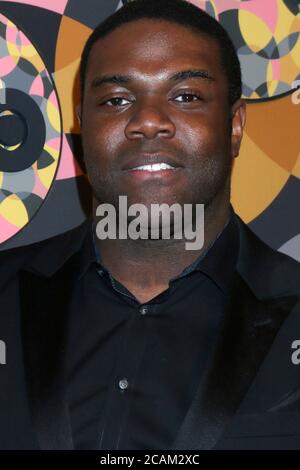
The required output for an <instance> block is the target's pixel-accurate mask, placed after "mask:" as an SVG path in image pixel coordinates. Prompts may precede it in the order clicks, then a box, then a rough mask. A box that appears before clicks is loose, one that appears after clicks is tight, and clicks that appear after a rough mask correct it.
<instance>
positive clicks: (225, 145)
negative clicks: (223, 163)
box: [178, 116, 231, 158]
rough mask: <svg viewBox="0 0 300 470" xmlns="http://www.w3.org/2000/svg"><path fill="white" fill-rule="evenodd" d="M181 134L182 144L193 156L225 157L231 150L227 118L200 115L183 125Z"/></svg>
mask: <svg viewBox="0 0 300 470" xmlns="http://www.w3.org/2000/svg"><path fill="white" fill-rule="evenodd" d="M178 135H179V134H178ZM180 135H181V137H180V139H181V142H182V145H184V146H185V149H186V152H187V153H190V155H191V156H198V157H199V156H202V158H211V157H213V156H215V157H217V156H218V155H221V156H222V155H223V156H224V157H225V155H226V154H227V153H228V151H230V142H231V135H230V133H229V130H228V121H227V120H226V121H225V119H220V118H216V117H214V118H213V119H209V118H208V117H205V118H203V117H201V116H198V119H195V120H193V122H190V123H189V124H188V125H185V126H182V127H181V130H180Z"/></svg>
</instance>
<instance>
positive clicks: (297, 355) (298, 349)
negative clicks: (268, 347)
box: [291, 339, 300, 366]
mask: <svg viewBox="0 0 300 470" xmlns="http://www.w3.org/2000/svg"><path fill="white" fill-rule="evenodd" d="M291 348H292V349H295V351H294V352H293V354H292V356H291V360H292V363H293V364H294V365H295V366H297V365H298V364H300V340H299V339H295V341H293V342H292V345H291Z"/></svg>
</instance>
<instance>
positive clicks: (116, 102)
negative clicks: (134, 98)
mask: <svg viewBox="0 0 300 470" xmlns="http://www.w3.org/2000/svg"><path fill="white" fill-rule="evenodd" d="M124 102H125V103H124ZM128 103H131V101H130V100H127V99H126V98H123V97H122V96H116V97H115V98H111V99H110V100H107V101H105V102H104V103H101V105H105V104H107V105H108V106H112V107H117V106H126V105H127V104H128Z"/></svg>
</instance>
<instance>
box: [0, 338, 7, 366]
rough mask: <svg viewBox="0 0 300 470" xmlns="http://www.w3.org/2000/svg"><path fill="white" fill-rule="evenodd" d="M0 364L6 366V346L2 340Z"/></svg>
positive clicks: (0, 342)
mask: <svg viewBox="0 0 300 470" xmlns="http://www.w3.org/2000/svg"><path fill="white" fill-rule="evenodd" d="M0 364H2V365H3V364H6V344H5V342H4V341H3V340H2V339H0Z"/></svg>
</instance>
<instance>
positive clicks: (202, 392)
mask: <svg viewBox="0 0 300 470" xmlns="http://www.w3.org/2000/svg"><path fill="white" fill-rule="evenodd" d="M297 300H298V297H297V296H285V297H279V298H269V299H264V300H260V299H258V298H257V297H256V296H255V295H254V294H253V292H252V291H251V290H250V288H249V287H248V285H247V284H246V282H245V281H244V280H243V278H242V277H241V276H240V275H239V274H238V273H237V272H236V274H235V278H234V282H233V289H232V294H231V298H230V300H229V303H228V305H227V307H226V309H225V314H224V317H223V321H222V324H221V327H220V330H219V333H218V337H217V340H216V343H215V346H214V351H213V354H212V355H211V359H210V360H209V362H208V364H207V368H206V371H205V372H204V374H203V377H202V380H201V383H200V385H199V387H198V390H197V392H196V394H195V396H194V399H193V402H192V404H191V406H190V408H189V410H188V413H187V415H186V417H185V420H184V421H183V424H182V426H181V428H180V430H179V433H178V435H177V438H176V440H175V442H174V443H173V445H172V449H197V450H205V449H212V448H213V447H215V445H216V444H217V441H218V440H219V438H220V437H221V435H222V434H223V432H224V431H225V428H226V426H227V425H228V424H229V422H230V419H231V418H232V417H233V415H234V413H235V412H236V411H237V409H238V408H239V406H240V404H241V402H242V400H243V399H244V398H245V395H246V394H247V391H248V390H249V388H250V386H251V384H252V383H253V381H254V379H255V376H256V375H257V372H258V369H259V368H260V366H261V364H262V362H263V360H264V358H265V356H266V354H267V352H268V350H269V348H270V347H271V344H272V342H273V340H274V338H275V336H276V333H277V332H278V330H279V328H280V326H281V324H282V323H283V321H284V319H285V318H286V316H287V315H288V313H289V312H290V311H291V309H292V307H293V306H294V305H295V304H296V302H297Z"/></svg>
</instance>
